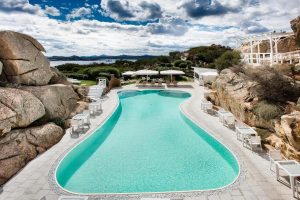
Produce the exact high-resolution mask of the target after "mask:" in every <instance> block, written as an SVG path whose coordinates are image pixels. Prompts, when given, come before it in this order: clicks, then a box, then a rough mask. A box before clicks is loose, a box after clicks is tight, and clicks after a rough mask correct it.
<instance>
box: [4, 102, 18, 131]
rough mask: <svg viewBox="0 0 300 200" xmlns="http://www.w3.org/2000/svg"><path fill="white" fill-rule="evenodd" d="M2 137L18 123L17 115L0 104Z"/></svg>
mask: <svg viewBox="0 0 300 200" xmlns="http://www.w3.org/2000/svg"><path fill="white" fill-rule="evenodd" d="M0 113H1V115H0V137H1V136H3V135H4V134H5V133H8V132H9V131H10V130H11V127H13V126H14V125H15V124H16V122H17V117H16V115H17V114H16V113H15V112H14V111H13V110H11V109H10V108H8V107H7V106H5V105H4V104H2V103H0Z"/></svg>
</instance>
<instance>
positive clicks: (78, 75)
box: [64, 73, 88, 80]
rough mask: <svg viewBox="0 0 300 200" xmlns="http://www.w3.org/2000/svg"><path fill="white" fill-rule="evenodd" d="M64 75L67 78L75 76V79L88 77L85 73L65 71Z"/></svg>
mask: <svg viewBox="0 0 300 200" xmlns="http://www.w3.org/2000/svg"><path fill="white" fill-rule="evenodd" d="M64 75H65V76H67V77H69V78H75V79H79V80H84V79H87V78H88V75H86V74H77V73H66V74H64Z"/></svg>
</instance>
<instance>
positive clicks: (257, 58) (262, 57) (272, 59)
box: [242, 50, 300, 65]
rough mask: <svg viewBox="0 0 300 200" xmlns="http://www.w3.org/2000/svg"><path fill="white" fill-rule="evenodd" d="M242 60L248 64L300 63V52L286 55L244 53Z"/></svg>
mask: <svg viewBox="0 0 300 200" xmlns="http://www.w3.org/2000/svg"><path fill="white" fill-rule="evenodd" d="M242 60H243V61H244V62H245V63H247V64H271V65H272V64H278V63H281V64H283V63H284V62H289V63H290V64H292V63H293V62H297V61H298V62H299V63H300V50H298V51H292V52H286V53H273V54H271V53H242Z"/></svg>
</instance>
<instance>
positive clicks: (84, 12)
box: [66, 7, 92, 19]
mask: <svg viewBox="0 0 300 200" xmlns="http://www.w3.org/2000/svg"><path fill="white" fill-rule="evenodd" d="M91 14H92V10H91V9H90V8H85V7H81V8H76V9H74V10H72V12H71V13H70V14H68V15H67V16H66V17H67V19H74V18H83V17H90V16H91Z"/></svg>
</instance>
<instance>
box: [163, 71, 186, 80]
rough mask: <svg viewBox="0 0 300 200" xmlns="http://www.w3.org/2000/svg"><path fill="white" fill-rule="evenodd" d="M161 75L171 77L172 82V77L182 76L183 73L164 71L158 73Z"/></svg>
mask: <svg viewBox="0 0 300 200" xmlns="http://www.w3.org/2000/svg"><path fill="white" fill-rule="evenodd" d="M160 74H161V75H171V81H172V80H173V75H184V74H185V73H184V72H183V71H179V70H166V71H160Z"/></svg>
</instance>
